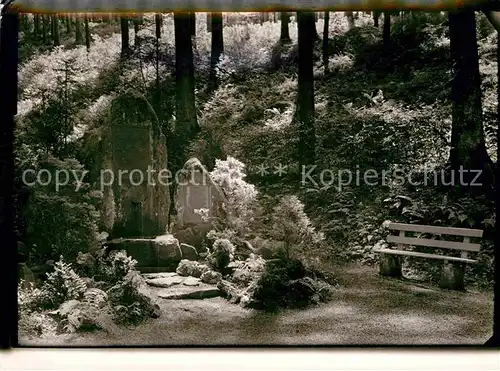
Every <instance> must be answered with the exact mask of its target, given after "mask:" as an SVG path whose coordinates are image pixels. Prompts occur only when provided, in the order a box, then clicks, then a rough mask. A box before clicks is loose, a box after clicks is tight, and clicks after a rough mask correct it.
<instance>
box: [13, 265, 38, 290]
mask: <svg viewBox="0 0 500 371" xmlns="http://www.w3.org/2000/svg"><path fill="white" fill-rule="evenodd" d="M17 269H18V277H19V280H23V281H22V282H23V284H22V287H23V288H25V289H29V288H31V287H35V282H36V281H35V275H34V274H33V272H32V271H31V270H30V269H29V268H28V266H27V265H26V264H25V263H21V264H18V265H17Z"/></svg>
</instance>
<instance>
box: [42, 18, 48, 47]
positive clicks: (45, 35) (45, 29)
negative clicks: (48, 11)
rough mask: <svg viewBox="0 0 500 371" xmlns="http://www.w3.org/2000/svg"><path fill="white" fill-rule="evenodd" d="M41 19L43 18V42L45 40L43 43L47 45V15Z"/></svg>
mask: <svg viewBox="0 0 500 371" xmlns="http://www.w3.org/2000/svg"><path fill="white" fill-rule="evenodd" d="M41 17H42V40H43V43H44V44H46V43H47V28H48V25H47V15H45V14H42V15H41Z"/></svg>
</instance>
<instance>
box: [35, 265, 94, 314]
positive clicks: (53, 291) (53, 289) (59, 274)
mask: <svg viewBox="0 0 500 371" xmlns="http://www.w3.org/2000/svg"><path fill="white" fill-rule="evenodd" d="M42 290H43V291H45V292H46V293H47V296H48V297H49V298H50V304H51V307H58V306H59V305H60V304H62V303H63V302H65V301H67V300H73V299H80V298H81V297H82V296H83V293H84V292H85V291H86V290H87V285H86V283H85V281H84V280H82V278H81V277H80V276H78V274H76V272H75V271H74V270H73V268H72V267H71V264H69V263H66V262H64V261H63V257H62V256H61V258H60V260H59V261H58V262H56V263H55V267H54V272H52V273H49V274H48V275H47V280H46V281H45V283H44V285H43V287H42Z"/></svg>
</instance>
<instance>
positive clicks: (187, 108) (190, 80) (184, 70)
mask: <svg viewBox="0 0 500 371" xmlns="http://www.w3.org/2000/svg"><path fill="white" fill-rule="evenodd" d="M174 30H175V96H176V99H175V117H176V119H175V120H176V122H175V127H176V132H177V135H178V138H179V141H180V143H181V145H184V144H186V143H187V142H188V141H189V140H190V139H191V138H193V137H194V136H195V135H196V133H197V132H198V121H197V118H196V105H195V93H194V89H195V81H194V63H193V45H192V39H191V15H190V14H186V13H174Z"/></svg>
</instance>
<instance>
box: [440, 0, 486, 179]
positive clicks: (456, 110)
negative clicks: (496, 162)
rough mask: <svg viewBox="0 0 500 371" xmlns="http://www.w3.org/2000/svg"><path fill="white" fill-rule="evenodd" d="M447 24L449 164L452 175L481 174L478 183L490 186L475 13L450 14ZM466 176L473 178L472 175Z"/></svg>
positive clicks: (463, 11)
mask: <svg viewBox="0 0 500 371" xmlns="http://www.w3.org/2000/svg"><path fill="white" fill-rule="evenodd" d="M448 21H449V27H450V51H451V59H452V63H453V68H452V74H453V80H452V86H451V101H452V130H451V150H450V157H449V163H450V165H451V169H452V170H455V171H459V170H460V167H463V168H464V169H466V170H481V178H482V179H481V182H482V183H483V184H484V185H489V184H491V181H492V162H491V159H490V158H489V156H488V153H487V151H486V145H485V139H484V130H483V110H482V104H481V79H480V74H479V56H478V49H477V40H476V19H475V13H474V10H469V9H466V10H459V11H453V12H449V13H448ZM468 175H469V176H473V177H475V173H474V174H468ZM469 180H471V179H469Z"/></svg>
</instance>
